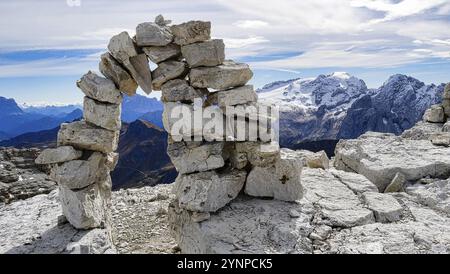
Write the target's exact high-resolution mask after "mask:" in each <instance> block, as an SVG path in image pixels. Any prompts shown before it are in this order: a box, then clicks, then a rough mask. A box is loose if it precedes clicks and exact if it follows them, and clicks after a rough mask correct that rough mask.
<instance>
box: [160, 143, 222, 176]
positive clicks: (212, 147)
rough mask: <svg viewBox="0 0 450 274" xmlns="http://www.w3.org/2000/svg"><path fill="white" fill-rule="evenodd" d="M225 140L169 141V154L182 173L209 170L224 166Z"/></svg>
mask: <svg viewBox="0 0 450 274" xmlns="http://www.w3.org/2000/svg"><path fill="white" fill-rule="evenodd" d="M223 146H224V144H223V142H216V143H204V144H202V143H191V142H176V143H169V145H168V148H167V154H168V155H169V156H170V159H171V160H172V163H173V165H174V166H175V168H176V169H177V171H178V172H179V173H180V174H187V173H193V172H201V171H208V170H212V169H216V168H221V167H223V166H224V164H225V162H224V159H223V157H222V149H223Z"/></svg>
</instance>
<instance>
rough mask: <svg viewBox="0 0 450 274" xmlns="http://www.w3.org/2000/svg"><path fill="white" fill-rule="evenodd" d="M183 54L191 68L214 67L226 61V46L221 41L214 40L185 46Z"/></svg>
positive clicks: (182, 50)
mask: <svg viewBox="0 0 450 274" xmlns="http://www.w3.org/2000/svg"><path fill="white" fill-rule="evenodd" d="M181 53H182V54H183V57H184V58H186V62H187V63H188V65H189V67H191V68H196V67H201V66H204V67H214V66H218V65H221V64H222V63H223V61H224V60H225V44H224V43H223V40H221V39H214V40H210V41H205V42H201V43H195V44H190V45H186V46H183V47H181Z"/></svg>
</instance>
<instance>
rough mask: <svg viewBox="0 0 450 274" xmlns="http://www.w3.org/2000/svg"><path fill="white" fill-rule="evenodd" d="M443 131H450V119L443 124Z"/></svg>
mask: <svg viewBox="0 0 450 274" xmlns="http://www.w3.org/2000/svg"><path fill="white" fill-rule="evenodd" d="M442 131H443V132H450V121H447V123H445V124H444V125H443V126H442Z"/></svg>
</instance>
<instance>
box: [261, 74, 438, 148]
mask: <svg viewBox="0 0 450 274" xmlns="http://www.w3.org/2000/svg"><path fill="white" fill-rule="evenodd" d="M443 89H444V85H443V84H442V85H439V86H436V85H425V84H424V83H422V82H420V81H419V80H417V79H414V78H412V77H408V76H405V75H394V76H392V77H390V78H389V80H387V81H386V82H385V83H384V85H383V86H382V87H380V88H379V89H368V88H367V85H366V84H365V82H364V81H363V80H361V79H358V78H356V77H354V76H351V75H350V74H348V73H345V72H335V73H332V74H329V75H320V76H318V77H317V78H304V79H293V80H288V81H279V82H275V83H272V84H268V85H266V86H264V87H263V88H261V89H259V90H258V96H259V100H260V101H262V102H267V103H273V104H276V105H278V106H280V111H281V117H280V140H281V143H282V145H285V146H292V145H295V144H298V143H301V142H305V141H316V140H335V139H340V138H356V137H358V136H359V135H361V134H362V133H364V132H366V131H368V130H373V131H381V132H392V133H396V134H400V133H401V132H403V131H404V130H406V129H408V128H410V127H412V126H413V125H414V123H415V122H417V121H418V120H420V118H421V117H422V115H423V113H424V112H425V110H426V109H427V108H428V107H429V106H430V105H432V104H436V103H438V102H439V101H440V100H441V95H442V92H443Z"/></svg>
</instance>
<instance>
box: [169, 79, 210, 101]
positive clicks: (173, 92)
mask: <svg viewBox="0 0 450 274" xmlns="http://www.w3.org/2000/svg"><path fill="white" fill-rule="evenodd" d="M161 91H162V94H161V101H163V102H178V101H181V102H184V101H188V102H193V101H194V99H195V98H203V97H204V96H205V94H207V93H208V91H207V90H204V89H195V88H193V87H191V86H189V83H188V82H187V81H186V80H183V79H175V80H170V81H168V82H166V83H165V84H164V85H162V86H161Z"/></svg>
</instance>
